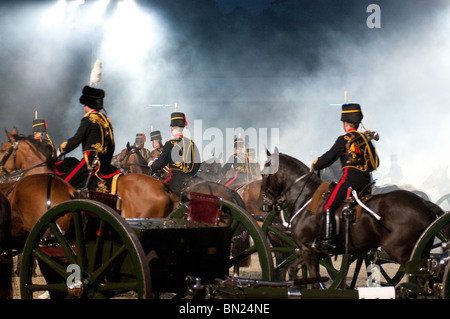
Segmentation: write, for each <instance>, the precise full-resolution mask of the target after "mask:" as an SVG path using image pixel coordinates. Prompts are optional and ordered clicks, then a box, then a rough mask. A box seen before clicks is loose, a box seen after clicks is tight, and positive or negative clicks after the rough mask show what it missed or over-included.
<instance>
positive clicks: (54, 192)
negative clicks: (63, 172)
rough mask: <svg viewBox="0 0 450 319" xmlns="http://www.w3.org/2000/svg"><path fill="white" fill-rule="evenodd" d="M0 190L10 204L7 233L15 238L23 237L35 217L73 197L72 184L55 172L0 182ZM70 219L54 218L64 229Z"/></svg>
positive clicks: (34, 220)
mask: <svg viewBox="0 0 450 319" xmlns="http://www.w3.org/2000/svg"><path fill="white" fill-rule="evenodd" d="M0 192H1V193H2V194H4V196H6V198H7V199H8V200H9V203H10V204H11V223H12V229H11V235H12V237H13V238H15V239H16V240H18V239H20V238H23V239H25V238H26V236H27V234H28V233H29V232H30V231H31V230H32V229H33V227H34V225H35V224H36V222H37V221H38V219H39V218H40V217H41V216H42V215H43V214H44V213H45V212H46V211H47V210H48V209H49V208H51V207H53V206H55V205H57V204H60V203H62V202H65V201H67V200H70V199H73V198H74V194H75V192H76V190H75V188H74V187H72V186H71V185H69V184H68V183H66V182H65V181H63V180H62V179H61V178H59V177H57V176H53V175H51V174H34V175H29V176H25V177H23V178H22V179H20V180H19V181H17V182H14V183H0ZM69 223H70V221H69V220H68V219H67V218H66V219H62V220H59V221H58V225H59V227H61V229H63V230H67V229H68V227H69Z"/></svg>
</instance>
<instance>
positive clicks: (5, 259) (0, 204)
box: [0, 193, 12, 299]
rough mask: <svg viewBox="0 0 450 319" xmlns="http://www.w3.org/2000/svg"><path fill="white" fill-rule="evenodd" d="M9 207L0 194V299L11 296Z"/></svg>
mask: <svg viewBox="0 0 450 319" xmlns="http://www.w3.org/2000/svg"><path fill="white" fill-rule="evenodd" d="M11 245H12V237H11V206H10V204H9V201H8V200H7V199H6V197H5V196H4V195H3V194H2V193H0V299H10V298H11V296H12V280H11V277H12V255H11Z"/></svg>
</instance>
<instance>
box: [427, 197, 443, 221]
mask: <svg viewBox="0 0 450 319" xmlns="http://www.w3.org/2000/svg"><path fill="white" fill-rule="evenodd" d="M425 204H426V206H427V207H428V211H429V212H430V213H431V215H432V217H433V219H437V218H439V217H441V216H442V215H444V214H445V212H444V211H443V210H442V208H440V207H439V206H438V205H436V204H435V203H433V202H430V201H427V200H425Z"/></svg>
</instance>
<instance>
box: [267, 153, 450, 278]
mask: <svg viewBox="0 0 450 319" xmlns="http://www.w3.org/2000/svg"><path fill="white" fill-rule="evenodd" d="M267 153H268V160H267V162H266V164H265V167H264V170H263V172H262V173H263V179H262V182H261V196H260V205H262V203H265V204H267V205H269V206H273V205H275V204H277V203H278V202H279V200H281V199H282V198H285V199H286V203H287V210H288V211H289V212H290V213H291V216H292V215H293V214H294V213H296V212H298V214H295V217H294V218H293V219H292V220H291V225H292V237H293V239H294V241H295V242H296V244H297V245H298V247H299V248H300V249H301V252H302V255H301V258H302V264H304V265H305V266H306V267H307V269H308V271H309V272H310V275H311V276H312V277H319V256H320V254H319V253H317V252H316V251H315V250H313V249H312V247H311V244H312V242H313V240H314V239H315V237H316V234H317V233H318V229H319V227H320V221H319V220H318V218H317V217H316V215H315V214H312V213H311V212H309V211H308V210H307V209H306V208H304V204H305V203H306V202H307V201H308V200H309V199H310V198H311V197H312V195H313V193H314V191H315V190H316V189H317V188H318V186H319V185H320V184H321V180H320V178H319V177H318V176H317V175H316V174H314V173H312V172H310V170H309V167H307V166H306V165H305V164H303V163H302V162H300V161H299V160H297V159H295V158H293V157H290V156H288V155H285V154H281V153H278V151H276V152H275V153H274V154H270V153H269V152H267ZM274 167H275V168H276V167H277V168H278V169H277V170H272V171H270V172H269V170H270V169H271V168H274ZM366 205H367V207H368V208H369V209H370V210H371V211H373V212H376V213H377V214H378V215H379V216H380V217H381V219H380V220H377V219H375V218H374V217H372V215H370V214H369V213H368V212H367V211H363V213H362V215H361V217H360V218H359V219H358V220H357V221H355V222H353V223H352V224H351V226H350V231H349V238H350V240H349V245H348V252H349V253H350V254H355V253H363V252H367V251H369V250H371V249H376V248H378V247H381V248H382V249H383V250H384V251H385V252H386V253H388V254H389V256H390V257H391V258H392V259H393V260H395V261H396V262H397V263H399V264H401V265H405V263H406V262H407V261H408V260H409V258H410V255H411V251H412V249H413V247H414V245H415V244H416V242H417V240H418V239H419V237H420V235H421V234H422V233H423V232H424V230H425V229H426V228H427V226H428V225H430V223H431V222H432V221H433V220H435V219H436V218H437V217H438V216H440V215H442V214H443V211H442V210H441V209H440V208H439V207H438V206H437V205H435V204H433V203H431V202H428V201H426V200H424V199H422V198H421V197H419V196H417V195H416V194H413V193H412V192H408V191H403V190H400V191H393V192H389V193H385V194H379V195H374V196H373V197H372V199H371V200H369V201H368V202H367V203H366ZM340 229H345V223H344V222H340ZM344 233H345V231H341V232H340V233H339V235H338V240H337V244H338V247H345V245H344V243H345V234H344ZM336 253H343V250H339V251H337V252H336Z"/></svg>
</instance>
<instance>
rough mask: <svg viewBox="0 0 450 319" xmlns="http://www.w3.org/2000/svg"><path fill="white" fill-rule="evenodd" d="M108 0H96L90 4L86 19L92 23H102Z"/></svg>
mask: <svg viewBox="0 0 450 319" xmlns="http://www.w3.org/2000/svg"><path fill="white" fill-rule="evenodd" d="M109 3H110V0H98V1H95V2H94V3H92V4H91V6H92V7H91V8H89V11H88V12H87V19H86V20H87V21H89V22H91V23H94V24H101V23H103V20H102V19H103V17H102V15H103V13H104V12H105V11H106V8H107V7H108V4H109Z"/></svg>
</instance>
